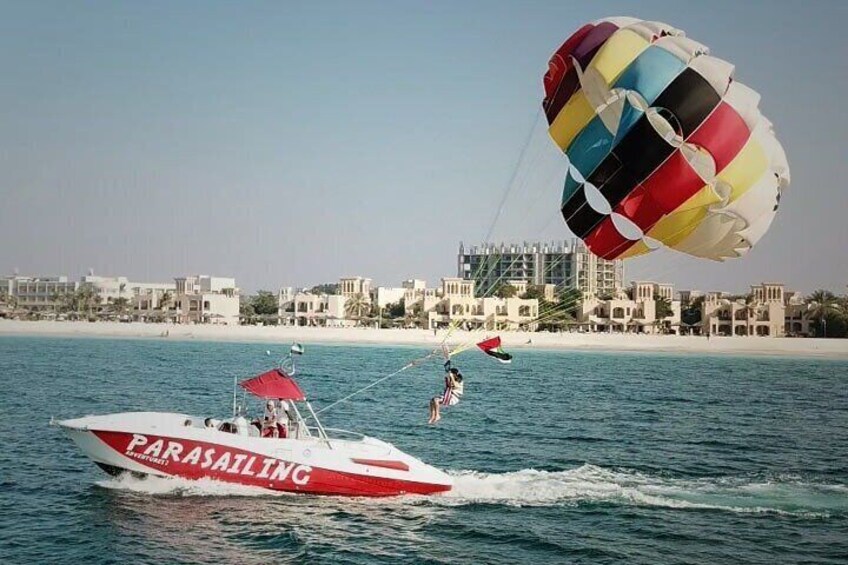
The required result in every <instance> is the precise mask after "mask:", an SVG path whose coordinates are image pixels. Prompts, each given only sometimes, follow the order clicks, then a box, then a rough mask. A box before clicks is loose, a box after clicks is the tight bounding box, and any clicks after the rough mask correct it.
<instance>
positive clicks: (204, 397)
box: [0, 337, 848, 565]
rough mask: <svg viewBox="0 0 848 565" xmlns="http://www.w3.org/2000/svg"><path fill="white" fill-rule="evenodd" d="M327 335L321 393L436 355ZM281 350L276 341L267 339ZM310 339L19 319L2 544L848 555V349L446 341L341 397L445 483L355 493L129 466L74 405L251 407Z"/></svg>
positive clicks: (86, 549) (169, 550)
mask: <svg viewBox="0 0 848 565" xmlns="http://www.w3.org/2000/svg"><path fill="white" fill-rule="evenodd" d="M305 345H306V350H307V351H306V355H305V356H304V357H303V359H302V360H301V361H302V362H301V367H300V370H301V374H300V381H301V384H302V386H303V387H304V388H305V390H306V391H307V393H308V394H309V395H311V398H312V400H313V402H314V404H315V405H316V407H321V406H325V405H327V404H329V403H330V402H332V401H333V400H336V399H338V398H340V397H342V396H344V395H345V394H347V393H349V392H352V391H354V390H357V389H359V388H360V387H362V386H364V385H366V384H368V383H370V382H372V381H374V380H376V379H377V378H380V377H382V376H385V375H387V374H389V373H391V372H393V371H395V370H397V369H398V368H399V367H401V366H403V365H404V364H405V363H407V362H408V361H410V360H412V359H414V358H416V357H418V356H421V355H422V354H426V350H425V349H422V348H414V347H392V348H386V347H364V346H363V347H350V346H318V345H312V344H309V343H307V344H305ZM269 348H270V349H271V350H272V357H269V356H267V355H266V350H268V349H269ZM286 349H287V347H286V346H285V345H281V346H279V347H269V344H267V343H266V344H249V343H208V342H192V341H183V342H179V341H171V340H168V339H155V340H106V339H54V338H26V337H2V338H0V379H2V385H3V392H2V395H0V563H4V564H6V563H93V564H96V563H122V564H128V563H154V562H160V563H227V564H235V563H238V564H241V563H246V564H248V563H257V564H259V563H263V564H265V563H289V562H294V563H300V562H303V563H395V562H397V563H650V564H666V563H669V564H670V563H708V564H714V563H733V564H741V563H763V564H769V565H774V564H776V563H846V562H848V362H845V361H833V360H822V359H788V358H771V357H730V356H693V355H680V354H633V353H628V354H616V353H594V352H592V353H589V352H573V353H572V352H551V351H534V350H532V349H518V350H515V351H514V353H515V360H514V362H513V363H512V364H511V365H500V364H498V363H497V362H495V361H494V360H492V359H490V358H487V357H485V356H484V355H482V354H481V353H479V352H478V351H468V352H466V353H463V354H462V355H460V356H458V357H457V358H456V359H455V362H456V363H457V364H458V365H459V366H460V368H461V369H462V371H463V373H464V374H465V377H466V387H465V391H466V392H465V399H464V400H463V402H462V403H461V404H460V405H459V406H457V407H454V408H452V409H449V410H445V412H444V417H443V419H442V421H441V422H439V424H438V425H436V426H428V425H427V424H426V420H427V401H428V399H429V398H430V397H431V396H433V395H435V394H437V393H438V392H440V387H441V382H442V369H441V365H440V362H438V361H432V362H429V363H426V364H423V365H421V366H420V367H416V368H414V369H411V370H409V371H407V372H404V373H401V374H400V375H398V376H397V377H394V378H393V379H390V380H388V381H386V382H384V383H382V384H381V385H379V386H377V387H375V388H373V389H371V390H370V391H368V392H366V393H364V394H362V395H361V396H358V397H355V398H353V399H352V400H351V401H350V402H346V403H343V404H340V405H338V406H337V407H335V408H334V409H332V410H330V411H328V412H327V413H326V414H324V415H323V419H324V423H325V425H329V426H333V427H343V428H348V429H354V430H359V431H362V432H364V433H367V434H369V435H373V436H376V437H379V438H382V439H384V440H386V441H390V442H392V443H394V444H395V445H397V446H398V447H399V448H401V449H402V450H404V451H406V452H408V453H410V454H413V455H415V456H418V457H420V458H421V459H423V460H424V461H426V462H428V463H431V464H433V465H436V466H439V467H441V468H444V469H447V470H449V472H450V473H451V474H452V475H454V476H455V479H456V488H455V490H454V491H453V492H451V493H450V494H448V495H446V496H439V497H415V498H396V499H383V500H351V499H343V498H327V497H312V496H299V495H286V494H269V493H266V492H264V491H261V490H254V489H250V488H246V487H236V486H227V485H224V484H219V483H214V482H208V481H201V482H195V483H193V482H189V481H181V480H166V479H150V480H139V479H128V478H125V479H113V478H110V477H108V476H107V475H105V474H104V473H103V472H102V471H100V470H99V469H98V468H97V467H96V466H95V465H94V464H93V463H91V462H90V461H89V460H88V459H87V458H85V457H84V456H83V455H82V454H81V453H80V452H78V451H77V449H76V447H75V446H74V445H73V444H72V443H71V442H70V440H68V439H67V438H66V437H65V436H64V435H63V434H62V432H61V431H60V430H59V429H57V428H55V427H50V426H49V425H48V422H49V420H50V417H51V416H56V417H57V418H66V417H75V416H82V415H87V414H101V413H109V412H118V411H125V410H159V411H176V412H187V413H191V414H196V415H198V416H207V415H217V416H223V415H228V413H229V411H230V410H231V403H232V396H231V395H232V386H233V378H234V377H240V378H244V377H248V376H251V375H253V374H255V373H258V372H260V371H263V370H265V369H267V368H269V367H270V366H272V365H273V360H274V359H276V358H278V357H280V356H282V354H283V353H285V351H286Z"/></svg>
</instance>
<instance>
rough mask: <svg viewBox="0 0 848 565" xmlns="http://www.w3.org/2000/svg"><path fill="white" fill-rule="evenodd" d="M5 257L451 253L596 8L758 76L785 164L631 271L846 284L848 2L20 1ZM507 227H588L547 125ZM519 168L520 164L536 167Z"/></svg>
mask: <svg viewBox="0 0 848 565" xmlns="http://www.w3.org/2000/svg"><path fill="white" fill-rule="evenodd" d="M2 7H3V18H2V21H0V69H2V70H3V77H2V81H0V272H11V271H12V269H14V268H18V269H20V271H21V273H33V274H50V273H66V274H69V275H71V276H78V275H80V274H82V273H83V272H84V271H85V270H87V269H88V268H94V269H95V271H96V272H98V273H101V274H115V275H117V274H122V275H127V276H130V277H131V278H133V279H141V280H167V279H169V278H171V277H173V276H176V275H180V274H187V273H194V272H202V273H209V274H218V275H233V276H235V277H237V279H238V282H239V283H240V285H241V286H242V287H243V288H246V289H250V290H254V289H257V288H278V287H279V286H281V285H289V284H296V285H306V284H312V283H318V282H323V281H330V280H335V279H337V278H338V277H339V276H340V275H350V274H362V275H366V276H371V277H373V278H374V279H376V281H377V282H379V283H382V284H396V283H397V282H398V281H400V280H401V279H403V278H407V277H411V276H418V277H425V278H427V279H429V281H430V282H431V283H435V282H436V279H437V277H439V276H444V275H452V274H453V273H454V271H455V262H456V258H455V255H456V247H457V244H458V242H459V240H463V241H466V242H478V241H479V240H481V239H482V238H483V237H484V236H485V234H486V232H487V229H488V227H489V225H490V224H491V222H492V219H493V215H494V213H495V210H496V208H497V202H498V199H499V198H500V196H501V194H502V193H503V191H504V187H505V186H506V185H507V182H508V181H509V178H510V175H511V173H512V171H513V169H514V167H515V163H516V160H517V158H518V156H519V153H520V151H521V148H522V146H523V145H524V141H525V139H526V137H527V134H528V131H529V130H530V127H531V126H532V125H533V123H534V120H535V119H536V117H537V109H538V105H539V102H540V99H541V97H542V86H541V77H542V74H543V73H544V71H545V68H546V63H547V59H548V57H549V55H550V54H551V53H552V52H553V51H554V50H555V49H556V48H557V47H558V46H559V44H560V43H561V42H562V41H563V40H564V39H565V38H566V37H567V36H568V35H569V34H570V33H571V32H572V31H574V30H575V29H576V28H578V27H579V26H580V25H582V24H583V23H585V22H587V21H590V20H593V19H597V18H601V17H605V16H612V15H632V16H637V17H640V18H644V19H656V20H661V21H665V22H668V23H670V24H672V25H675V26H676V27H679V28H681V29H683V30H685V31H686V32H687V34H688V35H689V36H690V37H693V38H694V39H697V40H698V41H700V42H702V43H705V44H707V45H709V46H710V47H711V49H712V52H713V54H714V55H716V56H719V57H722V58H726V59H728V60H730V61H732V62H734V63H735V64H736V78H737V79H738V80H739V81H740V82H743V83H745V84H747V85H749V86H751V87H753V88H755V89H756V90H758V91H759V92H760V93H761V94H762V95H763V100H762V103H761V107H762V109H763V112H764V113H765V115H766V116H767V117H769V118H770V119H771V120H772V121H773V122H774V124H775V128H776V129H777V133H778V137H779V139H781V141H782V142H783V144H784V146H785V148H786V150H787V153H788V156H789V161H790V165H791V167H792V186H791V187H790V192H789V193H788V194H787V195H786V197H785V199H784V200H783V203H782V208H781V212H780V214H779V215H778V217H777V220H776V222H775V224H774V225H773V226H772V229H771V231H770V232H769V233H768V234H767V235H766V236H765V238H764V239H763V240H762V241H761V242H760V244H759V245H758V247H757V248H755V249H754V250H753V251H752V252H751V253H750V254H749V255H748V256H747V257H746V258H744V259H742V260H739V261H732V262H727V263H725V264H714V263H710V262H705V261H694V260H689V259H686V258H682V257H681V256H680V255H677V254H673V253H671V252H661V253H655V254H652V255H651V256H649V257H647V258H643V259H638V260H634V261H631V262H629V263H628V266H627V268H628V272H627V276H628V278H635V277H648V278H655V279H656V278H660V279H662V280H667V281H670V282H673V283H675V284H676V285H678V286H681V287H696V288H701V289H710V288H723V289H727V290H742V289H744V288H745V287H746V286H747V284H749V283H751V282H757V281H760V280H764V279H765V280H779V281H786V282H787V283H788V284H790V285H791V286H793V287H796V288H800V289H802V290H805V291H806V290H811V289H813V288H815V287H819V286H826V287H830V288H833V289H834V290H838V291H840V292H841V291H843V290H844V288H845V287H844V285H845V284H846V283H848V262H846V256H848V251H846V248H848V222H846V220H845V214H846V211H848V189H847V188H846V184H848V183H846V180H845V179H846V173H848V167H846V158H845V155H844V151H845V147H846V141H847V140H846V137H848V134H846V132H848V118H846V111H845V102H844V98H845V93H846V92H848V72H846V66H845V61H846V60H848V39H846V36H845V29H846V27H848V26H846V24H848V3H842V2H810V3H801V2H792V3H790V2H706V3H705V2H697V3H691V4H689V3H685V2H680V1H677V2H639V3H638V4H637V3H633V2H600V1H591V2H590V1H585V0H584V1H581V2H567V1H558V2H553V1H551V2H510V3H500V2H487V3H477V2H407V3H403V2H386V3H371V2H339V3H334V2H320V3H307V2H304V3H302V4H297V3H287V4H283V3H278V2H267V3H265V2H262V3H259V2H244V3H235V2H228V3H215V2H188V1H181V2H133V3H129V2H128V3H120V2H64V1H63V2H5V1H4V2H2ZM528 155H531V156H533V159H534V160H533V161H532V162H527V160H526V159H525V163H524V169H523V170H524V173H522V174H520V175H519V180H518V183H517V184H518V185H520V186H518V187H517V189H516V190H515V191H514V192H513V194H512V195H511V197H510V199H509V201H508V203H507V207H506V212H505V214H504V217H503V218H502V219H501V220H499V222H498V224H496V229H495V231H494V234H493V235H494V237H497V238H517V239H522V240H523V239H527V240H535V239H539V238H546V239H550V238H558V239H564V238H568V237H570V234H569V233H568V231H567V229H566V227H565V224H564V223H563V222H562V220H561V219H560V218H558V217H555V215H556V211H557V207H558V204H559V196H560V190H561V186H562V178H561V167H562V161H561V160H560V159H559V156H558V155H557V154H556V152H555V151H554V150H553V144H552V143H550V142H549V141H548V140H547V139H546V138H545V132H544V129H543V128H541V127H540V128H537V130H536V131H535V133H534V135H533V138H532V141H531V144H530V151H528ZM525 173H526V174H525Z"/></svg>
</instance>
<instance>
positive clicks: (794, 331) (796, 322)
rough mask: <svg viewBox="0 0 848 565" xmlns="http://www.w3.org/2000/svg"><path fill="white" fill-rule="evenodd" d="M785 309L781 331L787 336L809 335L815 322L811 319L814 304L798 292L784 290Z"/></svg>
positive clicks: (812, 332) (812, 333) (811, 333)
mask: <svg viewBox="0 0 848 565" xmlns="http://www.w3.org/2000/svg"><path fill="white" fill-rule="evenodd" d="M785 297H786V298H785V306H786V311H785V312H784V314H783V326H784V327H783V331H784V334H785V335H786V336H787V337H810V336H812V335H814V333H815V332H814V331H813V328H814V327H815V324H816V323H817V321H816V320H814V319H813V313H814V306H813V305H812V304H809V303H808V302H807V301H806V300H805V299H804V296H803V295H802V294H801V293H800V292H788V291H787V292H786V294H785Z"/></svg>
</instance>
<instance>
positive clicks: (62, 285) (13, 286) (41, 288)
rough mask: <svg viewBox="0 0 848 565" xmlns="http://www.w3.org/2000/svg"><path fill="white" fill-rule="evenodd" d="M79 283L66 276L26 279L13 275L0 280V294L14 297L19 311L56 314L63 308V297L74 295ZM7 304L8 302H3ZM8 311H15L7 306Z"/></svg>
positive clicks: (16, 308)
mask: <svg viewBox="0 0 848 565" xmlns="http://www.w3.org/2000/svg"><path fill="white" fill-rule="evenodd" d="M78 288H79V283H78V282H76V281H70V280H68V277H66V276H55V277H25V276H19V275H13V276H10V277H3V278H2V279H0V293H2V294H4V295H8V296H11V297H13V300H14V303H15V308H14V310H18V311H28V312H55V311H56V310H57V309H59V308H61V306H62V297H63V296H64V295H67V294H73V293H74V292H76V291H77V289H78ZM3 302H4V304H7V301H6V300H4V301H3ZM7 309H8V310H10V311H11V310H13V309H12V308H10V307H8V306H7Z"/></svg>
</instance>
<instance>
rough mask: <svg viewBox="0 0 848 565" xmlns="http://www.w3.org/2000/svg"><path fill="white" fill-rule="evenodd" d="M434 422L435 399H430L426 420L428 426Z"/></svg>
mask: <svg viewBox="0 0 848 565" xmlns="http://www.w3.org/2000/svg"><path fill="white" fill-rule="evenodd" d="M435 421H436V399H435V398H431V399H430V419H429V420H427V423H428V424H432V423H433V422H435Z"/></svg>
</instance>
